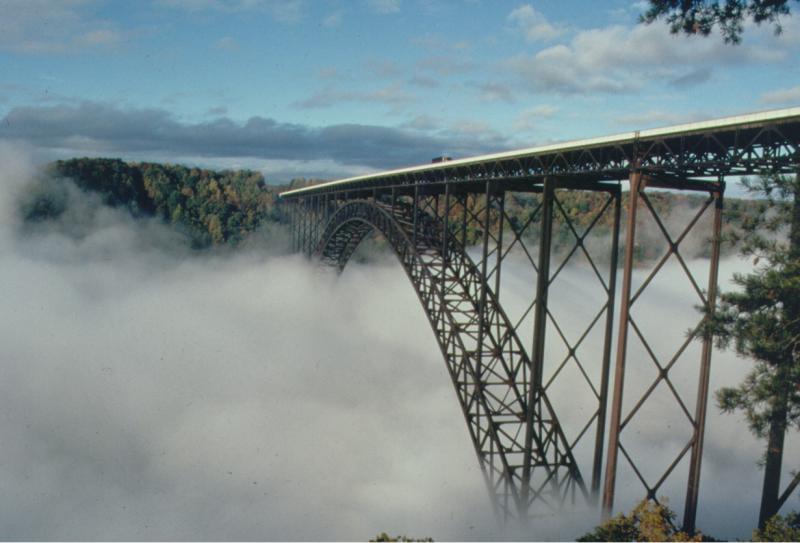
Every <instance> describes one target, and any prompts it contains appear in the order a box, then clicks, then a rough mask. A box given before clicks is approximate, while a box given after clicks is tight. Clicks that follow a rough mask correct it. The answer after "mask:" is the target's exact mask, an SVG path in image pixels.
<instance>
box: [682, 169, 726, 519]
mask: <svg viewBox="0 0 800 543" xmlns="http://www.w3.org/2000/svg"><path fill="white" fill-rule="evenodd" d="M719 187H720V188H719V191H717V192H714V193H713V196H714V225H713V227H712V238H711V262H710V263H709V271H708V291H707V292H708V294H707V295H706V307H705V311H706V316H705V318H706V319H712V318H713V315H714V311H715V310H716V307H717V279H718V276H719V253H720V245H721V241H722V240H721V237H722V208H723V193H724V191H725V184H724V182H723V181H722V180H720V183H719ZM712 348H713V338H712V337H711V336H710V335H709V334H705V336H704V337H703V351H702V354H701V357H700V375H699V377H698V387H697V403H696V404H695V427H694V435H693V437H692V441H693V443H692V456H691V459H690V463H689V481H688V483H687V486H686V506H685V509H684V513H683V529H684V530H685V531H687V532H688V533H694V531H695V528H696V527H695V522H696V519H697V499H698V496H699V493H700V467H701V464H702V460H703V440H704V438H705V427H706V412H707V410H708V384H709V379H710V374H711V351H712Z"/></svg>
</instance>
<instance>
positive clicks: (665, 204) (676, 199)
mask: <svg viewBox="0 0 800 543" xmlns="http://www.w3.org/2000/svg"><path fill="white" fill-rule="evenodd" d="M47 174H48V176H49V177H50V178H52V179H53V180H55V181H57V180H59V179H63V178H70V179H72V180H73V181H74V182H75V184H76V185H77V186H78V187H79V188H81V189H83V190H84V191H92V192H96V193H98V194H99V195H100V196H101V198H102V200H103V202H104V203H106V204H107V205H110V206H113V207H124V208H127V209H128V210H129V211H130V212H131V213H132V214H133V215H134V216H150V217H160V218H161V219H163V220H164V221H165V222H167V223H169V224H172V225H174V226H175V227H176V228H179V229H181V230H182V231H184V232H186V233H188V235H189V236H190V238H191V240H192V245H193V246H194V247H196V248H204V247H211V246H217V245H223V244H227V245H231V246H235V245H237V244H238V243H239V242H241V241H242V240H244V239H245V238H246V237H247V236H248V235H250V234H251V233H252V232H254V231H255V230H256V229H258V228H259V227H262V226H267V225H269V224H273V225H274V224H280V223H284V224H285V223H287V221H288V217H287V215H286V214H285V213H282V212H281V210H280V208H279V207H278V206H276V201H277V195H278V193H279V192H281V191H283V190H287V189H288V188H290V187H291V188H294V187H297V186H302V185H305V184H308V183H309V181H306V180H304V179H297V180H294V181H292V182H291V184H289V185H282V186H278V185H268V184H266V183H265V181H264V177H263V176H262V175H261V174H260V173H258V172H253V171H250V170H235V171H232V170H222V171H213V170H204V169H200V168H188V167H186V166H178V165H173V164H156V163H149V162H138V163H126V162H123V161H122V160H118V159H105V158H77V159H71V160H59V161H57V162H53V163H52V164H50V165H49V166H48V168H47ZM557 197H558V201H559V204H560V210H557V211H556V212H555V213H554V221H555V224H554V228H553V246H554V247H555V248H556V250H559V249H562V250H564V249H566V250H569V249H570V248H571V247H572V246H573V244H574V240H575V238H574V236H573V234H572V233H571V229H570V225H569V224H568V223H567V221H566V220H565V219H564V214H566V215H567V216H569V218H570V221H571V223H572V226H573V227H574V228H575V230H576V231H577V232H578V234H582V232H583V231H584V230H585V229H586V228H587V227H588V226H589V225H590V224H591V223H592V221H593V220H594V218H595V217H594V215H595V212H596V210H598V209H599V207H598V206H601V205H602V203H603V202H604V201H605V199H606V198H607V197H606V196H605V195H604V194H599V193H592V192H587V191H559V192H558V193H557ZM648 197H649V198H650V200H651V203H652V204H653V207H654V208H655V209H656V210H657V211H658V213H659V215H660V216H661V217H662V219H664V221H665V223H666V224H667V227H668V229H670V230H673V229H671V228H669V226H670V222H671V221H670V217H671V216H677V215H679V216H680V217H681V218H680V219H679V220H678V221H676V222H677V223H679V224H686V222H687V221H686V214H687V213H692V211H693V210H697V209H698V208H699V207H700V206H701V205H702V203H703V202H704V200H705V198H704V196H703V195H685V194H676V193H670V192H650V193H648ZM536 203H537V201H536V198H535V196H533V195H528V194H523V193H509V195H508V196H507V198H506V204H505V209H506V215H507V217H508V219H507V220H508V221H509V222H510V223H512V224H513V225H514V227H515V228H516V229H517V230H520V229H522V228H523V227H525V228H524V235H523V238H524V239H525V241H526V244H527V245H528V248H530V247H532V246H533V245H532V244H531V243H529V242H528V240H530V242H532V243H535V240H536V239H538V234H539V227H538V221H537V219H538V217H535V218H533V220H532V221H531V216H532V214H534V213H535V210H536ZM761 205H763V204H762V203H761V202H758V201H753V200H741V199H734V198H728V199H727V200H726V203H725V215H726V220H725V229H726V231H727V233H728V234H731V233H735V231H737V230H738V229H739V226H740V225H741V224H742V223H743V221H747V220H748V217H752V216H753V214H754V213H755V212H756V210H757V208H758V207H759V206H761ZM467 206H468V207H470V208H473V209H474V210H476V211H477V210H479V209H481V208H482V203H481V202H480V201H479V200H477V201H473V200H472V199H470V201H468V202H467ZM627 206H628V201H627V197H626V195H624V196H623V209H622V224H623V227H624V224H625V222H624V221H625V215H626V209H627ZM561 210H563V213H562V211H561ZM23 213H24V216H25V218H26V219H27V220H29V221H40V220H46V219H48V218H52V217H54V216H57V215H58V213H59V209H58V206H57V205H54V204H53V202H52V201H50V200H48V199H47V197H46V196H45V195H43V196H41V197H39V198H36V199H33V201H29V202H28V203H27V204H26V206H25V209H23ZM459 214H460V209H458V208H457V206H453V216H454V217H456V216H458V215H459ZM641 215H643V216H649V213H647V212H644V213H642V214H641ZM526 225H527V226H526ZM612 225H613V214H612V213H611V212H610V211H607V212H606V213H605V214H604V215H603V217H601V219H600V220H599V221H598V223H597V225H596V226H595V228H594V230H593V234H592V236H599V237H604V238H606V239H610V236H609V234H610V232H611V229H612ZM496 226H497V224H496V221H495V229H496ZM508 226H509V225H508V224H507V225H506V228H508ZM650 227H651V228H657V227H656V225H655V224H652V225H650ZM670 233H671V235H672V236H673V238H675V237H677V236H678V235H679V232H677V231H674V230H673V231H671V232H670ZM658 237H659V236H653V239H654V240H655V239H657V238H658ZM467 238H468V241H469V242H470V243H480V240H481V238H482V233H481V232H480V230H479V229H478V228H477V225H476V224H475V223H474V222H472V223H471V224H470V227H469V228H468V230H467ZM506 239H507V243H510V242H511V241H513V238H512V237H510V236H507V237H506ZM700 241H704V240H700ZM696 245H697V249H696V250H695V253H694V254H692V252H691V251H689V253H688V254H685V256H687V257H693V256H703V255H704V254H705V253H706V252H707V244H706V243H698V244H696ZM663 249H664V246H663V242H659V243H653V244H648V243H646V242H644V243H642V244H641V245H640V247H637V258H639V259H649V258H652V257H655V256H658V254H660V253H661V252H662V251H663Z"/></svg>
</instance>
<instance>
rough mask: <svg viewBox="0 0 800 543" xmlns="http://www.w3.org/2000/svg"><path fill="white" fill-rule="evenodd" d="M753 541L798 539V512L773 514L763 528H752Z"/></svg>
mask: <svg viewBox="0 0 800 543" xmlns="http://www.w3.org/2000/svg"><path fill="white" fill-rule="evenodd" d="M753 541H800V512H797V511H796V512H794V513H789V514H788V515H786V516H785V517H782V516H780V515H775V516H774V517H772V518H771V519H769V521H768V522H767V524H766V526H764V528H763V529H760V530H753Z"/></svg>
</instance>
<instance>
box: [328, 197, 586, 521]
mask: <svg viewBox="0 0 800 543" xmlns="http://www.w3.org/2000/svg"><path fill="white" fill-rule="evenodd" d="M415 225H416V226H415ZM375 230H376V231H378V232H380V233H381V234H382V235H383V237H384V238H385V239H386V240H387V242H388V243H389V245H390V246H391V247H392V249H393V251H394V253H395V254H396V256H397V258H398V260H399V261H400V264H401V265H402V267H403V269H404V270H405V272H406V275H407V276H408V278H409V279H410V281H411V284H412V285H413V287H414V290H415V291H416V293H417V296H418V297H419V300H420V302H421V304H422V307H423V309H424V311H425V314H426V316H427V317H428V320H429V322H430V324H431V328H432V329H433V332H434V334H435V336H436V340H437V342H438V344H439V348H440V349H441V352H442V355H443V357H444V360H445V363H446V366H447V370H448V372H449V374H450V378H451V380H452V383H453V386H454V387H455V390H456V395H457V397H458V401H459V403H460V405H461V409H462V412H463V414H464V417H465V419H466V422H467V426H468V428H469V433H470V437H471V438H472V443H473V446H474V448H475V452H476V453H477V455H478V460H479V462H480V465H481V469H482V471H483V474H484V477H485V480H486V484H487V487H488V489H489V492H490V494H491V495H492V497H493V498H494V499H493V500H492V501H493V504H494V506H495V507H496V509H497V512H498V513H499V514H501V515H502V516H504V517H518V518H524V517H526V516H528V514H529V513H532V512H533V509H532V508H531V505H532V504H533V503H534V502H539V503H541V504H543V506H545V507H547V508H548V509H550V510H552V511H555V510H558V509H560V508H561V507H562V506H563V505H564V503H566V502H568V501H574V500H575V499H576V497H582V498H583V499H586V500H588V499H589V492H588V490H587V488H586V485H585V483H584V481H583V478H582V476H581V473H580V470H579V468H578V465H577V463H576V462H575V459H574V457H573V455H572V451H571V448H570V446H569V443H568V442H567V439H566V437H565V436H564V432H563V431H562V429H561V427H560V425H559V422H558V419H557V417H556V414H555V412H554V411H553V407H552V405H551V404H550V402H549V400H548V398H547V395H546V393H545V391H544V388H543V387H542V386H541V384H538V385H536V384H535V383H540V382H541V380H540V379H537V378H536V376H535V374H536V373H538V370H537V368H536V367H535V366H534V365H532V364H531V360H530V358H529V357H528V355H527V353H526V351H525V349H524V348H523V347H522V343H521V342H520V339H519V337H518V336H517V334H516V331H515V330H514V327H513V325H512V323H511V322H510V321H509V319H508V317H507V316H506V314H505V312H504V311H503V309H502V307H501V306H500V304H499V303H498V301H497V298H496V296H495V293H494V292H493V291H492V289H491V287H490V286H489V285H488V284H487V281H486V280H485V278H484V277H485V276H484V275H483V274H481V271H480V270H479V269H478V267H477V266H476V265H475V263H474V262H473V261H472V259H471V258H470V257H469V255H468V254H467V253H466V251H465V248H464V247H463V246H462V245H461V244H460V242H459V240H458V239H456V238H455V236H453V235H452V234H451V233H450V232H449V231H448V229H447V228H446V227H445V225H444V224H443V223H442V222H441V221H439V220H438V219H436V218H435V217H432V216H431V215H429V214H427V213H424V212H421V211H419V210H416V209H415V208H414V207H413V206H410V205H405V204H401V203H399V202H395V204H394V205H393V206H392V205H389V204H384V203H381V202H374V201H367V200H356V201H352V202H348V203H346V204H344V205H342V206H341V207H339V208H338V209H337V210H336V211H335V212H334V213H333V214H332V215H331V216H330V218H329V219H328V221H327V224H326V225H325V228H324V229H323V230H322V232H321V233H320V235H319V238H318V239H319V242H318V244H317V246H316V247H315V248H314V251H313V254H314V255H315V256H317V257H318V258H320V259H321V260H322V261H323V262H325V263H327V264H329V265H331V266H334V267H336V268H337V269H338V270H340V271H341V270H343V269H344V267H345V266H346V264H347V262H348V260H349V259H350V257H351V256H352V255H353V253H354V252H355V249H356V248H357V247H358V245H359V244H360V243H361V241H362V240H363V239H365V238H366V237H367V235H369V234H370V233H371V232H372V231H375Z"/></svg>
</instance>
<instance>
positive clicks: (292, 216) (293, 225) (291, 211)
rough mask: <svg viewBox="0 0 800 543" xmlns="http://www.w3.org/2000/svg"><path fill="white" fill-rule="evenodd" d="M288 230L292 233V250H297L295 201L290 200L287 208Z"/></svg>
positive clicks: (294, 251)
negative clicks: (289, 205)
mask: <svg viewBox="0 0 800 543" xmlns="http://www.w3.org/2000/svg"><path fill="white" fill-rule="evenodd" d="M289 231H290V232H291V234H292V252H293V253H296V252H297V202H292V203H291V207H290V208H289Z"/></svg>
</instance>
